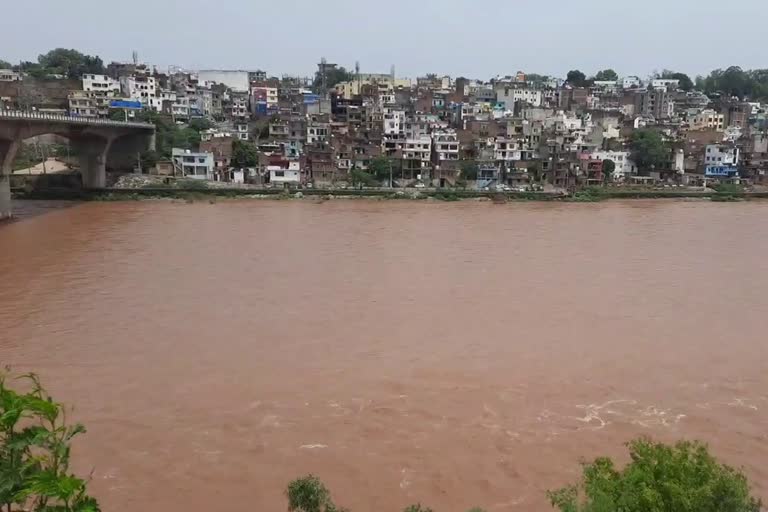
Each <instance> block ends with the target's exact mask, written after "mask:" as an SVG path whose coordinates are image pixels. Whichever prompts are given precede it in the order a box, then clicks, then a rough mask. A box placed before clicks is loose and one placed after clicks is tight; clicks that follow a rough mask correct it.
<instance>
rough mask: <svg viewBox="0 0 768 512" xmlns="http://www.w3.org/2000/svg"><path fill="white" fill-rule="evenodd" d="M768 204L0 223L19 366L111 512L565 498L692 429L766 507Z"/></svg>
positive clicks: (250, 207)
mask: <svg viewBox="0 0 768 512" xmlns="http://www.w3.org/2000/svg"><path fill="white" fill-rule="evenodd" d="M766 218H768V202H749V203H738V204H733V203H707V202H683V201H679V202H678V201H631V202H619V201H610V202H605V203H599V204H547V203H513V204H506V205H493V204H490V203H476V202H462V203H428V202H406V201H404V202H392V201H378V202H377V201H364V200H348V201H329V202H315V201H313V200H303V201H232V202H219V203H218V204H207V203H195V204H177V203H171V202H153V201H144V202H122V203H86V204H81V205H78V206H75V207H71V208H66V209H60V210H55V211H52V212H50V213H47V214H44V215H40V216H33V217H30V218H27V219H24V220H22V221H19V222H15V223H10V224H7V225H4V226H0V252H1V253H2V256H3V257H2V260H1V261H0V283H1V284H0V364H2V365H5V364H10V365H12V366H13V369H14V371H15V372H22V371H29V370H33V371H35V372H38V373H39V374H40V375H41V376H42V378H43V381H44V383H45V384H47V385H48V387H49V388H50V390H51V392H52V393H53V395H54V397H55V398H57V399H58V400H61V401H63V402H65V403H67V404H71V405H72V406H73V407H74V411H73V412H72V413H71V414H70V418H71V419H72V420H77V421H82V422H83V423H85V424H86V426H87V427H88V433H87V434H86V435H85V436H82V437H81V438H80V439H79V440H78V441H77V442H76V444H75V447H74V452H73V458H74V460H75V461H76V469H77V470H78V471H79V472H81V474H83V473H84V474H88V473H89V472H90V471H91V470H92V471H93V480H92V483H91V490H92V493H93V494H95V495H96V496H97V497H98V498H99V499H100V501H101V503H102V506H103V508H104V510H110V511H112V512H132V511H136V510H164V511H169V512H170V511H184V512H198V511H200V512H202V511H206V512H208V511H210V510H216V511H223V512H227V511H232V512H240V511H243V512H245V511H251V510H274V511H279V510H284V509H285V507H286V500H285V498H284V489H285V486H286V484H287V483H288V482H289V481H290V480H291V479H293V478H295V477H298V476H301V475H304V474H307V473H310V472H311V473H315V474H317V475H318V476H320V477H321V479H322V480H323V481H325V482H326V483H327V484H328V486H329V487H330V488H331V490H332V492H333V495H334V496H335V498H336V501H337V502H338V503H339V504H340V505H343V506H346V507H349V508H351V510H352V511H353V512H362V511H370V510H380V511H385V510H386V511H393V512H396V511H398V510H401V509H402V508H403V507H404V506H405V505H407V504H409V503H414V502H421V503H423V504H426V505H429V506H431V507H432V508H434V509H435V510H442V511H459V512H461V511H464V510H466V509H468V508H469V507H470V506H475V505H476V506H481V507H483V508H485V509H487V510H489V512H492V511H504V510H509V511H518V510H519V511H526V512H528V511H534V512H538V511H546V510H550V508H549V505H548V503H547V501H546V498H545V496H544V492H545V490H546V489H548V488H553V487H558V486H562V485H565V484H567V483H571V482H574V481H575V480H576V478H577V477H578V475H579V474H580V467H579V460H580V459H582V458H592V457H595V456H598V455H602V454H605V455H611V456H616V457H618V458H619V460H621V461H625V460H626V455H625V454H626V450H625V448H624V446H623V443H625V442H626V441H628V440H630V439H632V438H633V437H635V436H638V435H650V436H653V437H654V438H656V439H660V440H664V441H673V440H676V439H680V438H688V439H700V440H703V441H706V442H708V443H710V445H711V447H712V449H713V451H714V453H715V454H716V455H717V456H719V457H721V458H722V459H723V460H724V461H726V462H727V463H729V464H731V465H734V466H738V467H743V468H744V470H745V472H746V473H747V474H748V476H749V478H750V479H751V481H752V482H753V483H754V484H755V489H756V491H757V493H758V494H759V495H760V496H762V497H763V498H766V497H768V466H767V465H766V461H768V433H767V432H766V429H765V425H768V372H766V354H767V353H768V352H767V351H766V350H767V347H766V345H767V341H768V337H767V336H766V331H767V329H766V328H767V327H768V321H767V320H766V312H768V257H766V255H768V223H766V222H765V219H766Z"/></svg>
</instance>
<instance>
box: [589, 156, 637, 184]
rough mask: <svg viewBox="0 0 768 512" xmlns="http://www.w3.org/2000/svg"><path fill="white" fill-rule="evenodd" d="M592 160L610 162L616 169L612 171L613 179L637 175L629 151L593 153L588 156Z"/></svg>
mask: <svg viewBox="0 0 768 512" xmlns="http://www.w3.org/2000/svg"><path fill="white" fill-rule="evenodd" d="M589 158H590V159H592V160H611V161H612V162H613V163H614V164H616V167H615V168H614V170H613V178H614V179H618V180H621V179H624V177H626V176H631V175H633V174H637V166H636V165H635V163H634V162H633V161H632V160H631V159H630V155H629V151H593V152H591V153H590V154H589Z"/></svg>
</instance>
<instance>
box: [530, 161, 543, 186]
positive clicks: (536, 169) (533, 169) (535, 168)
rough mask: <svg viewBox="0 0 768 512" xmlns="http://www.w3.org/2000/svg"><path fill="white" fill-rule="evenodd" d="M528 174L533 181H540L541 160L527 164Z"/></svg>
mask: <svg viewBox="0 0 768 512" xmlns="http://www.w3.org/2000/svg"><path fill="white" fill-rule="evenodd" d="M528 175H529V176H530V177H531V179H532V180H533V182H534V183H538V182H540V181H541V162H538V161H536V162H533V163H532V164H531V165H529V166H528Z"/></svg>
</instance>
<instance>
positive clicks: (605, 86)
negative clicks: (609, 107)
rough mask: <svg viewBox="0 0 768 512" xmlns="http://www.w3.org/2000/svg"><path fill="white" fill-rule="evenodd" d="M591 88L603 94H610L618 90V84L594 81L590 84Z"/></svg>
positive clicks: (608, 81)
mask: <svg viewBox="0 0 768 512" xmlns="http://www.w3.org/2000/svg"><path fill="white" fill-rule="evenodd" d="M592 87H594V88H595V89H598V90H600V91H603V92H612V91H615V90H617V89H618V88H619V82H618V81H617V80H595V81H594V82H592Z"/></svg>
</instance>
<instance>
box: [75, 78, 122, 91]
mask: <svg viewBox="0 0 768 512" xmlns="http://www.w3.org/2000/svg"><path fill="white" fill-rule="evenodd" d="M82 80H83V90H84V91H86V92H98V93H103V94H104V95H105V96H115V95H117V94H119V93H120V82H119V81H117V80H114V79H113V78H111V77H108V76H106V75H92V74H88V75H83V77H82Z"/></svg>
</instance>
